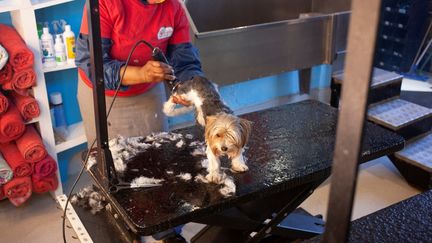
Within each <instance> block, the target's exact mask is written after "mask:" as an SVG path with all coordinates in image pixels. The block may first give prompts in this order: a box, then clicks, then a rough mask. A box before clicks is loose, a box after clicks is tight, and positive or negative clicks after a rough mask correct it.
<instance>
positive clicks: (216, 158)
mask: <svg viewBox="0 0 432 243" xmlns="http://www.w3.org/2000/svg"><path fill="white" fill-rule="evenodd" d="M174 97H179V98H180V99H182V100H185V101H188V102H190V103H191V105H190V106H188V107H186V106H184V107H177V104H176V103H174V100H173V99H174ZM193 110H195V112H196V120H197V122H198V123H199V124H200V125H201V126H203V127H204V128H205V141H206V144H207V149H206V154H207V158H208V160H209V166H208V169H207V170H208V175H207V176H206V179H207V180H208V181H210V182H214V183H220V182H222V181H223V180H224V174H223V173H221V171H220V157H221V156H224V155H226V156H228V158H229V159H230V160H231V170H232V171H235V172H244V171H247V170H248V167H247V165H246V162H245V159H244V157H243V150H244V146H245V145H246V143H247V141H248V139H249V136H250V133H251V122H250V121H248V120H245V119H242V118H239V117H237V116H235V115H234V114H233V111H232V110H231V109H230V108H229V107H228V106H227V105H226V104H225V103H224V102H223V101H222V99H221V97H220V94H219V91H218V89H217V86H216V84H214V83H212V82H211V81H210V80H208V79H206V78H204V77H200V76H197V77H194V78H193V79H191V80H188V81H185V82H183V83H180V84H179V85H178V86H177V87H176V88H175V90H174V92H173V94H172V95H171V96H170V98H169V99H168V101H167V102H165V104H164V108H163V111H164V113H165V114H166V115H167V116H178V115H181V114H185V113H187V112H190V111H193Z"/></svg>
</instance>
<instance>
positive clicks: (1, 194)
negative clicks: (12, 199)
mask: <svg viewBox="0 0 432 243" xmlns="http://www.w3.org/2000/svg"><path fill="white" fill-rule="evenodd" d="M5 198H6V196H5V194H4V190H3V186H0V201H1V200H3V199H5Z"/></svg>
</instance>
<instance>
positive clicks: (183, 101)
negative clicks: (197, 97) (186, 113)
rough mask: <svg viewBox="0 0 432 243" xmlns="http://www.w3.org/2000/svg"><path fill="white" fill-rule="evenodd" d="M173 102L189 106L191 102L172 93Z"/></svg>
mask: <svg viewBox="0 0 432 243" xmlns="http://www.w3.org/2000/svg"><path fill="white" fill-rule="evenodd" d="M172 98H173V102H174V103H176V104H180V105H184V106H190V105H191V103H190V102H189V101H187V100H184V99H182V98H181V97H180V96H175V95H173V97H172Z"/></svg>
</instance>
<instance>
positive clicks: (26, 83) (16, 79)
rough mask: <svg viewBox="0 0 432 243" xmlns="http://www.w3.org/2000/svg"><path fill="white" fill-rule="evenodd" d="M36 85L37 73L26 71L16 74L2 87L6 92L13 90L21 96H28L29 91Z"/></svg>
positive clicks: (30, 70) (31, 70)
mask: <svg viewBox="0 0 432 243" xmlns="http://www.w3.org/2000/svg"><path fill="white" fill-rule="evenodd" d="M35 85H36V73H35V72H34V71H33V69H25V70H21V71H17V72H15V73H14V75H13V77H12V80H10V81H8V82H5V83H4V84H3V85H2V88H3V89H4V90H13V91H15V92H17V93H18V94H21V95H25V96H27V95H28V89H29V88H31V87H33V86H35Z"/></svg>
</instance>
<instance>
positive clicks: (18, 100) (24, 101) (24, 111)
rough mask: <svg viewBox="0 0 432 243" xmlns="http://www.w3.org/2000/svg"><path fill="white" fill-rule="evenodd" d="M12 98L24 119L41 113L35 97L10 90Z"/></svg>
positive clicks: (29, 118)
mask: <svg viewBox="0 0 432 243" xmlns="http://www.w3.org/2000/svg"><path fill="white" fill-rule="evenodd" d="M10 94H11V98H12V101H13V103H14V104H15V106H16V107H17V108H18V110H19V111H20V113H21V115H22V116H23V118H24V120H26V121H28V120H31V119H33V118H36V117H38V116H39V115H40V110H39V105H38V102H37V100H36V99H35V98H33V97H31V96H24V95H20V94H17V93H16V92H10Z"/></svg>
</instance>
